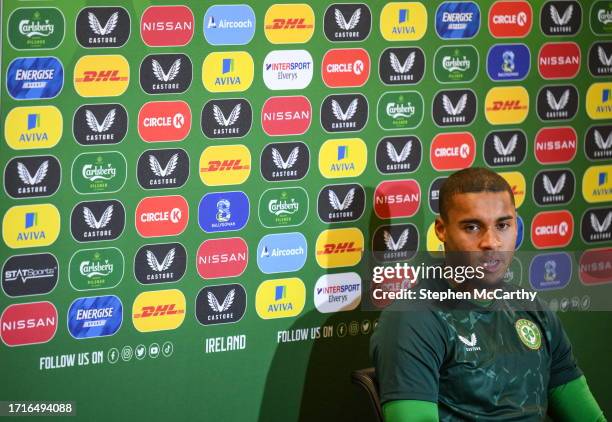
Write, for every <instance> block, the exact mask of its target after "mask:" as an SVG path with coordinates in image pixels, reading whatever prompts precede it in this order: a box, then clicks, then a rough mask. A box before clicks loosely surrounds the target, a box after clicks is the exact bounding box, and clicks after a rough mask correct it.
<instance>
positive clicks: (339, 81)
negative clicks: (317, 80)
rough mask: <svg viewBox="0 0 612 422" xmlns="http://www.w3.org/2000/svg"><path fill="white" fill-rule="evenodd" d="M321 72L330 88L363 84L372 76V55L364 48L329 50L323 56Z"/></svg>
mask: <svg viewBox="0 0 612 422" xmlns="http://www.w3.org/2000/svg"><path fill="white" fill-rule="evenodd" d="M321 73H322V75H323V82H324V83H325V85H327V86H328V87H330V88H343V87H358V86H363V85H364V84H365V83H366V82H367V81H368V78H369V77H370V56H369V55H368V52H367V51H365V50H364V49H362V48H346V49H334V50H329V51H328V52H327V53H325V56H323V63H322V64H321Z"/></svg>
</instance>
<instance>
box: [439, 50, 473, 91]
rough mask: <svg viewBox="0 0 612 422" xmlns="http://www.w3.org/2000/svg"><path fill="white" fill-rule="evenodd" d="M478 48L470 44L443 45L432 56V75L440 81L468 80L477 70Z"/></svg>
mask: <svg viewBox="0 0 612 422" xmlns="http://www.w3.org/2000/svg"><path fill="white" fill-rule="evenodd" d="M478 62H479V57H478V50H476V48H475V47H473V46H471V45H450V46H443V47H440V48H439V49H438V51H436V54H435V56H434V75H435V77H436V79H437V80H438V81H439V82H441V83H453V82H470V81H472V80H474V78H476V73H477V72H478Z"/></svg>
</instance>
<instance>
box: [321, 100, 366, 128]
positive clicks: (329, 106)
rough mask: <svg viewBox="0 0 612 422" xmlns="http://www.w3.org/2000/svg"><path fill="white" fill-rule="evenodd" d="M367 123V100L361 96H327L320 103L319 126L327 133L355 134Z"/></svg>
mask: <svg viewBox="0 0 612 422" xmlns="http://www.w3.org/2000/svg"><path fill="white" fill-rule="evenodd" d="M367 121H368V100H367V99H366V97H365V96H363V95H361V94H337V95H328V96H327V97H326V98H325V99H324V100H323V103H321V126H323V129H325V130H326V131H327V132H357V131H360V130H361V129H363V128H364V126H365V125H366V122H367Z"/></svg>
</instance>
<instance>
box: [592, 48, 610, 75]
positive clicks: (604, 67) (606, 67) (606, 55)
mask: <svg viewBox="0 0 612 422" xmlns="http://www.w3.org/2000/svg"><path fill="white" fill-rule="evenodd" d="M589 72H591V75H593V76H608V77H609V76H611V75H612V42H596V43H595V44H593V45H592V46H591V49H590V50H589Z"/></svg>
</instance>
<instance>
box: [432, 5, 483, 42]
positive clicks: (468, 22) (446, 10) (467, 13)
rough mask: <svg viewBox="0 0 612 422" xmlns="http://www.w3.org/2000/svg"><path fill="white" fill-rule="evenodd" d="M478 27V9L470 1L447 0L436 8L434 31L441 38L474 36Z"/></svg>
mask: <svg viewBox="0 0 612 422" xmlns="http://www.w3.org/2000/svg"><path fill="white" fill-rule="evenodd" d="M479 29H480V9H479V7H478V5H477V4H476V3H474V2H471V1H461V2H458V1H449V2H444V3H442V4H441V5H440V6H439V7H438V10H436V33H437V34H438V36H439V37H440V38H442V39H458V38H459V39H467V38H474V36H476V34H477V33H478V30H479Z"/></svg>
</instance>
